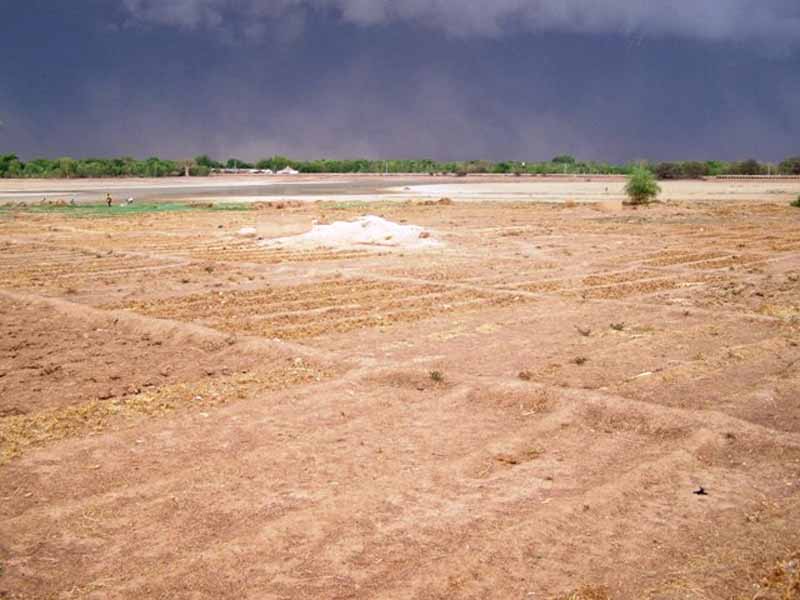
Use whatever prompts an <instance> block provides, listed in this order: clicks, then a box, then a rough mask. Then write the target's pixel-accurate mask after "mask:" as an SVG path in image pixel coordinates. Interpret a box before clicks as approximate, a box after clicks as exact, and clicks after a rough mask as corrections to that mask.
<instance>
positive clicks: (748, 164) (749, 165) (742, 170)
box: [731, 158, 764, 175]
mask: <svg viewBox="0 0 800 600" xmlns="http://www.w3.org/2000/svg"><path fill="white" fill-rule="evenodd" d="M731 170H732V171H733V174H734V175H762V174H763V173H764V167H763V166H762V165H761V163H759V162H758V161H757V160H755V159H752V158H751V159H749V160H745V161H742V162H740V163H736V164H735V165H733V167H732V169H731Z"/></svg>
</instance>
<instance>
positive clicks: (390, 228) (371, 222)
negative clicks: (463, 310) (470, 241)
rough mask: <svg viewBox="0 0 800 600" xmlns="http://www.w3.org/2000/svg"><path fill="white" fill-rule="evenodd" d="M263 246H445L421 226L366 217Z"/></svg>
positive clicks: (320, 227)
mask: <svg viewBox="0 0 800 600" xmlns="http://www.w3.org/2000/svg"><path fill="white" fill-rule="evenodd" d="M261 245H262V246H293V247H323V248H352V247H353V246H381V247H389V248H403V249H408V250H417V249H425V248H437V247H439V246H441V245H442V243H441V242H440V241H438V240H436V239H434V238H433V237H431V235H430V233H428V232H427V231H425V230H424V229H423V228H422V227H417V226H416V225H399V224H397V223H393V222H392V221H387V220H386V219H382V218H381V217H376V216H373V215H367V216H364V217H359V218H358V219H356V220H355V221H336V222H335V223H331V224H330V225H314V226H313V228H312V229H311V231H309V232H308V233H303V234H301V235H295V236H291V237H284V238H276V239H273V240H266V241H264V242H261Z"/></svg>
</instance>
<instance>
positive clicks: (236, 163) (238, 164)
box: [225, 158, 255, 169]
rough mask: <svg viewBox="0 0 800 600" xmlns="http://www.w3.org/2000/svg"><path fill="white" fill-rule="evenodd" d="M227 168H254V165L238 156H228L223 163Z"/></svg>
mask: <svg viewBox="0 0 800 600" xmlns="http://www.w3.org/2000/svg"><path fill="white" fill-rule="evenodd" d="M225 166H226V167H227V168H228V169H254V168H255V167H254V166H253V165H252V164H250V163H249V162H247V161H244V160H240V159H238V158H229V159H228V160H227V162H226V163H225Z"/></svg>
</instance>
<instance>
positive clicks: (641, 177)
mask: <svg viewBox="0 0 800 600" xmlns="http://www.w3.org/2000/svg"><path fill="white" fill-rule="evenodd" d="M660 192H661V187H659V185H658V183H656V180H655V177H654V176H653V174H652V173H651V172H650V171H649V170H648V169H645V168H644V167H636V168H635V169H634V170H633V172H632V173H631V174H630V177H628V183H627V184H626V185H625V193H626V194H628V198H630V201H631V204H647V203H648V202H650V201H651V200H654V199H655V198H656V197H657V196H658V194H659V193H660Z"/></svg>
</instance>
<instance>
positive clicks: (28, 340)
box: [0, 201, 800, 600]
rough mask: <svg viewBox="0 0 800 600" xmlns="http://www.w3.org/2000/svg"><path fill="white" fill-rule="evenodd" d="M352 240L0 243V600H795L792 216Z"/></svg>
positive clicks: (123, 228) (258, 219) (671, 213)
mask: <svg viewBox="0 0 800 600" xmlns="http://www.w3.org/2000/svg"><path fill="white" fill-rule="evenodd" d="M359 212H360V209H359V208H357V207H351V206H347V205H345V206H343V207H337V206H336V205H332V204H331V205H326V204H315V205H308V206H305V207H303V206H299V207H298V206H294V207H292V208H291V210H285V209H284V210H279V209H277V208H270V207H262V209H260V210H253V211H250V212H246V213H235V214H234V213H225V212H202V211H198V212H192V213H180V214H170V213H163V214H159V215H139V216H135V217H126V218H122V217H121V218H118V219H102V218H97V219H88V218H81V219H77V218H70V217H68V216H63V215H62V216H56V215H48V214H29V213H24V212H18V213H16V214H14V215H13V217H9V216H8V215H6V216H5V217H3V218H0V236H1V237H0V266H2V272H0V598H3V597H6V598H275V599H278V598H287V599H288V598H315V599H316V598H392V599H394V598H533V599H535V598H560V599H566V598H571V599H575V600H577V599H581V598H583V599H606V598H660V599H683V598H697V599H701V598H703V599H705V598H742V599H744V598H764V599H773V598H774V599H786V598H797V597H800V575H798V570H800V565H798V558H797V557H798V551H800V368H799V367H800V346H799V344H800V300H799V299H800V233H798V231H800V229H798V225H799V224H800V210H798V209H793V208H790V207H788V206H786V205H785V204H783V205H779V204H770V203H767V202H764V201H759V202H750V203H735V202H729V203H725V204H724V205H722V204H711V203H702V202H696V203H691V204H690V203H670V204H666V205H660V206H654V207H651V208H645V209H639V210H634V209H624V210H610V209H609V208H608V207H590V206H583V207H581V206H578V207H574V206H570V207H564V206H543V205H502V204H478V203H472V204H459V203H455V204H452V205H422V204H414V203H406V204H396V205H392V204H377V205H374V206H373V207H371V209H370V212H376V213H378V214H381V215H382V216H385V217H387V218H390V219H393V220H395V221H403V220H405V221H407V222H409V223H416V224H421V225H424V226H426V227H428V228H430V229H431V230H432V231H433V233H434V235H436V236H438V237H440V238H441V239H442V240H444V241H446V242H447V245H446V247H445V248H444V249H442V250H436V251H429V252H426V253H423V254H410V253H403V252H396V251H395V252H384V253H383V254H378V253H373V252H365V251H354V252H349V251H348V252H341V253H336V252H332V251H326V250H320V251H315V252H293V251H267V250H262V249H259V248H257V247H255V245H254V242H252V241H248V240H242V239H237V237H236V236H235V235H234V232H235V231H236V229H237V228H238V227H241V226H244V225H251V224H252V225H257V226H258V228H259V231H260V232H264V233H265V234H266V235H274V236H276V237H277V236H281V235H286V234H287V233H291V232H293V231H295V232H299V231H302V230H303V229H304V228H306V227H307V226H308V225H309V224H310V223H311V221H312V220H313V219H319V220H326V219H327V220H331V219H340V218H348V217H351V216H355V215H357V214H359ZM220 225H221V226H222V227H219V226H220ZM109 252H110V254H109ZM700 488H702V489H703V490H704V491H705V492H706V493H705V495H699V494H697V493H695V492H697V491H699V490H700Z"/></svg>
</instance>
